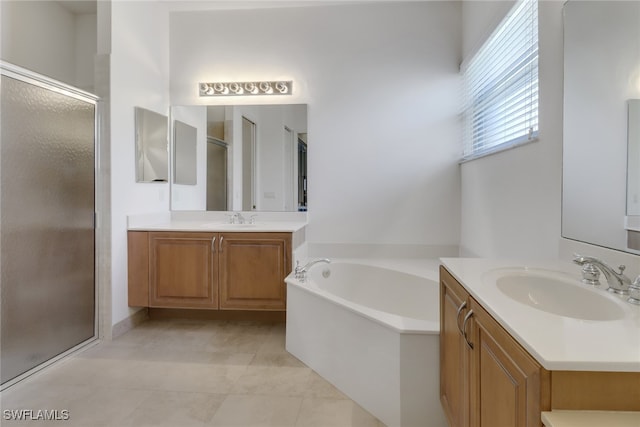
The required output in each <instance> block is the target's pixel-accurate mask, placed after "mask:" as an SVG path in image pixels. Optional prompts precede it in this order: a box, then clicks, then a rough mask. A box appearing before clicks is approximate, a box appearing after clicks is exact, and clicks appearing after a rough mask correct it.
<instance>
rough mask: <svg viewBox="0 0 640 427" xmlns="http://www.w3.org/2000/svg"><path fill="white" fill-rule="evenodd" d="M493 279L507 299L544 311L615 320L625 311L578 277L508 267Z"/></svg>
mask: <svg viewBox="0 0 640 427" xmlns="http://www.w3.org/2000/svg"><path fill="white" fill-rule="evenodd" d="M504 273H505V274H502V275H499V276H498V277H497V278H496V285H497V287H498V289H499V290H500V291H501V292H502V293H503V294H505V295H506V296H508V297H509V298H511V299H513V300H515V301H518V302H520V303H522V304H526V305H528V306H529V307H533V308H535V309H538V310H542V311H546V312H547V313H552V314H557V315H560V316H565V317H572V318H575V319H582V320H618V319H622V318H623V317H624V311H623V310H622V308H621V307H620V306H619V305H618V304H616V303H615V302H614V301H611V300H610V299H609V296H608V294H605V293H603V294H602V295H600V294H599V293H598V291H597V290H592V289H588V288H586V287H585V288H583V287H581V286H583V285H581V284H580V283H579V282H578V281H577V280H572V279H569V278H566V277H563V276H562V275H561V274H557V275H556V274H554V272H550V271H545V270H524V269H523V270H521V271H518V270H515V271H514V270H511V271H508V272H507V271H505V272H504Z"/></svg>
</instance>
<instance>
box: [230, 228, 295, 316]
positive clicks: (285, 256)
mask: <svg viewBox="0 0 640 427" xmlns="http://www.w3.org/2000/svg"><path fill="white" fill-rule="evenodd" d="M290 248H291V234H290V233H221V234H220V246H219V249H220V250H219V254H218V256H219V258H220V309H227V310H234V309H235V310H285V309H286V301H287V296H286V286H285V284H284V279H285V277H286V276H287V275H288V274H289V273H290V272H291V259H290V255H289V254H290V252H291V249H290Z"/></svg>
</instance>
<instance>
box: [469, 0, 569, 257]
mask: <svg viewBox="0 0 640 427" xmlns="http://www.w3.org/2000/svg"><path fill="white" fill-rule="evenodd" d="M478 7H481V8H484V11H483V13H482V14H478V13H475V12H474V10H475V8H478ZM506 9H507V8H506V7H505V4H504V3H502V2H464V3H463V18H464V23H463V40H464V45H465V46H467V47H466V48H465V52H471V51H473V49H472V48H471V47H470V46H477V44H478V39H485V38H486V36H488V34H489V33H490V31H491V28H494V27H495V25H496V24H497V23H498V22H499V21H500V20H501V19H502V17H503V16H504V14H505V13H506V12H507V10H506ZM489 12H491V13H489ZM481 18H482V19H483V20H484V21H485V23H484V24H483V23H481V22H479V20H480V19H481ZM487 29H488V30H489V31H487ZM562 39H563V33H562V2H559V1H558V2H556V1H543V2H540V3H539V48H540V58H539V64H540V65H539V78H540V101H539V102H540V103H539V117H540V118H539V120H540V138H539V140H538V141H537V142H534V143H531V144H528V145H525V146H522V147H519V148H516V149H513V150H508V151H505V152H502V153H498V154H494V155H491V156H488V157H484V158H481V159H477V160H473V161H470V162H467V163H464V164H463V165H462V167H461V171H462V221H461V239H460V244H461V253H462V254H463V255H477V256H484V257H513V256H518V257H530V258H548V257H556V256H557V255H558V251H559V247H558V245H559V241H560V217H561V211H560V205H561V185H562V184H561V183H562V88H563V86H562V84H563V80H562V75H563V66H562V64H563V48H562Z"/></svg>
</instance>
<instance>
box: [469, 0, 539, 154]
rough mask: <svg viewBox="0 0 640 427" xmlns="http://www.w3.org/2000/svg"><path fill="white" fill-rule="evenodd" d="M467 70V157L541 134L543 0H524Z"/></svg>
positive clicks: (528, 139) (490, 38) (507, 146)
mask: <svg viewBox="0 0 640 427" xmlns="http://www.w3.org/2000/svg"><path fill="white" fill-rule="evenodd" d="M462 74H463V82H464V83H463V84H464V110H463V158H462V161H466V160H470V159H474V158H477V157H481V156H484V155H487V154H490V153H494V152H496V151H501V150H504V149H507V148H511V147H514V146H516V145H519V144H522V143H526V142H529V141H533V140H535V139H536V138H537V136H538V2H537V1H536V0H520V1H518V2H517V3H516V4H515V5H514V7H513V8H512V9H511V11H510V12H509V13H508V14H507V16H506V17H505V18H504V19H503V21H502V22H501V23H500V25H499V26H498V27H497V28H496V29H495V31H494V32H493V33H492V34H491V36H490V37H489V39H488V40H487V41H486V42H485V44H484V45H483V46H482V47H481V48H480V50H479V51H478V52H477V53H476V54H475V55H474V56H473V57H472V58H471V60H470V61H469V62H468V63H467V64H463V67H462Z"/></svg>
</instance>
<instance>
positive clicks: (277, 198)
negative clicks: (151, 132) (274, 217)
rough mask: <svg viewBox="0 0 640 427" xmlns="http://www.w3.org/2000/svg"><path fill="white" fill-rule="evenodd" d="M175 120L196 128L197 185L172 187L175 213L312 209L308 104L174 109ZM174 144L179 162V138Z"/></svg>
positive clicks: (181, 107)
mask: <svg viewBox="0 0 640 427" xmlns="http://www.w3.org/2000/svg"><path fill="white" fill-rule="evenodd" d="M171 116H172V119H173V120H178V121H180V122H182V123H184V124H186V125H188V126H190V127H192V128H195V129H196V150H195V153H196V155H195V165H194V166H193V168H192V169H191V173H192V174H194V175H195V177H196V184H195V185H184V184H183V183H180V182H173V183H172V186H171V209H172V210H224V211H226V210H229V211H231V210H234V211H240V210H242V211H272V212H278V211H279V212H294V211H306V210H307V147H308V134H307V106H306V105H304V104H284V105H236V106H174V107H172V108H171ZM172 144H173V147H174V150H172V155H173V156H174V157H175V156H177V155H178V154H177V153H178V151H177V150H176V147H177V146H179V145H180V141H179V140H178V138H176V135H175V134H174V138H173V141H172ZM172 164H173V165H175V166H174V167H176V168H178V167H179V166H178V164H177V163H176V162H175V160H174V162H173V163H172ZM180 167H181V166H180Z"/></svg>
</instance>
